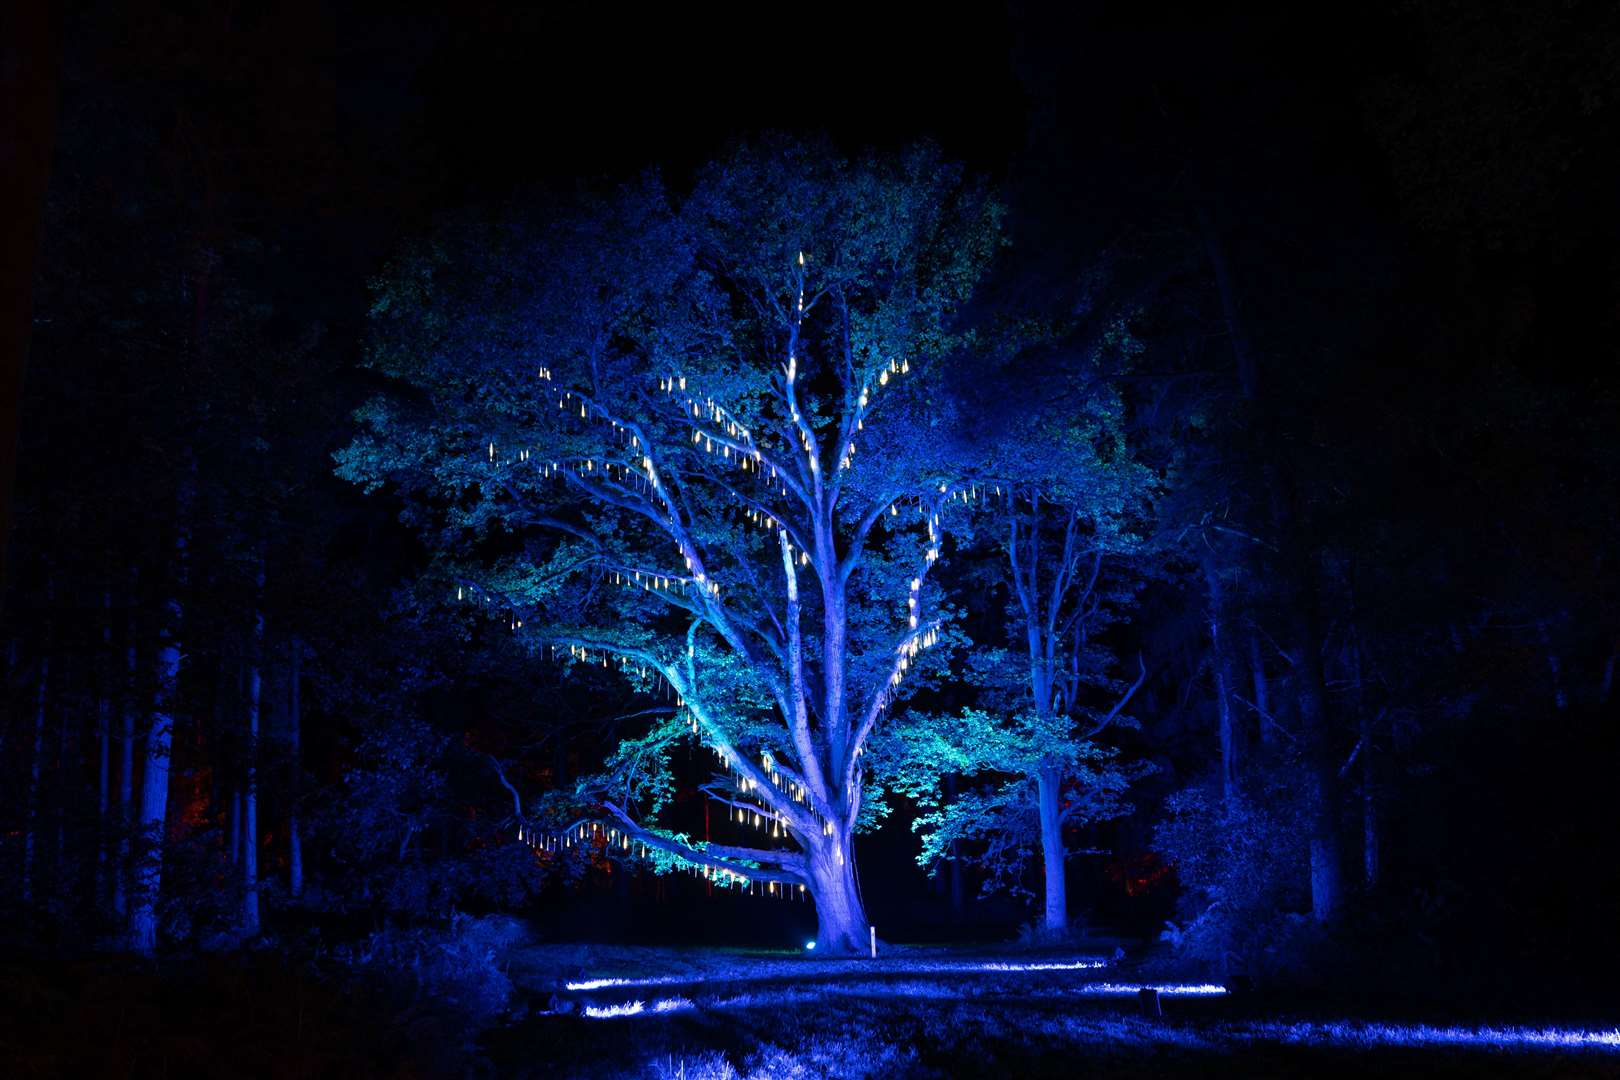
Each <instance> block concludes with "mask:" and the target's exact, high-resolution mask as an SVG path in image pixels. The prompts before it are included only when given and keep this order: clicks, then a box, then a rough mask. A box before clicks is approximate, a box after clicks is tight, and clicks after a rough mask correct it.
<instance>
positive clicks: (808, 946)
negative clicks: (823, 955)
mask: <svg viewBox="0 0 1620 1080" xmlns="http://www.w3.org/2000/svg"><path fill="white" fill-rule="evenodd" d="M804 950H805V952H815V951H816V943H815V942H813V941H807V942H805V943H804Z"/></svg>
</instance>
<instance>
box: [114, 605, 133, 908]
mask: <svg viewBox="0 0 1620 1080" xmlns="http://www.w3.org/2000/svg"><path fill="white" fill-rule="evenodd" d="M135 605H136V601H135V590H134V588H133V587H131V589H130V596H129V617H128V619H127V620H126V624H127V632H128V635H129V641H128V644H127V645H126V646H125V648H124V676H125V679H126V680H127V681H126V684H125V686H124V699H123V703H122V710H123V713H124V732H123V738H122V739H121V740H120V742H121V744H122V745H121V746H120V747H119V758H118V860H117V864H116V865H115V866H114V867H113V893H112V907H113V914H114V915H117V916H118V917H119V918H123V917H124V916H125V915H126V914H127V913H128V904H127V903H126V897H125V893H124V878H125V875H127V874H128V873H129V830H130V821H131V817H130V812H131V809H132V804H133V802H134V800H135V688H136V678H137V676H138V675H139V670H138V665H139V661H138V659H137V657H136V654H135Z"/></svg>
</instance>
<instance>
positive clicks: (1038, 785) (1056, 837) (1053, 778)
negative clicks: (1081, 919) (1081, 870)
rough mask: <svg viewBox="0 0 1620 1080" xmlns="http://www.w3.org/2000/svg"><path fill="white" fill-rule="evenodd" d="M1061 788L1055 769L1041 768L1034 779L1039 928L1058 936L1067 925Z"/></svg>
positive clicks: (1061, 777)
mask: <svg viewBox="0 0 1620 1080" xmlns="http://www.w3.org/2000/svg"><path fill="white" fill-rule="evenodd" d="M1062 786H1063V776H1062V774H1061V773H1059V772H1058V771H1057V770H1056V769H1042V770H1040V772H1038V773H1037V774H1036V776H1035V790H1036V797H1037V799H1038V801H1039V804H1040V818H1041V861H1042V864H1043V866H1044V868H1045V876H1046V914H1045V917H1044V919H1043V920H1042V922H1041V925H1042V927H1043V928H1044V929H1045V930H1046V932H1047V933H1049V934H1061V933H1063V932H1065V931H1066V930H1067V929H1068V926H1069V893H1068V882H1067V880H1066V879H1065V877H1064V866H1063V863H1064V860H1063V816H1062V807H1060V806H1059V799H1058V797H1059V793H1060V790H1061V788H1062Z"/></svg>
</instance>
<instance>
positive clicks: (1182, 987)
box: [1075, 982, 1226, 997]
mask: <svg viewBox="0 0 1620 1080" xmlns="http://www.w3.org/2000/svg"><path fill="white" fill-rule="evenodd" d="M1143 990H1157V991H1158V992H1159V993H1161V994H1163V995H1164V996H1165V997H1218V996H1220V995H1222V994H1224V993H1226V987H1224V986H1220V985H1217V984H1215V983H1112V982H1100V983H1086V984H1085V985H1084V986H1077V987H1075V993H1077V994H1091V995H1095V996H1098V997H1118V996H1128V995H1131V994H1139V993H1141V992H1142V991H1143Z"/></svg>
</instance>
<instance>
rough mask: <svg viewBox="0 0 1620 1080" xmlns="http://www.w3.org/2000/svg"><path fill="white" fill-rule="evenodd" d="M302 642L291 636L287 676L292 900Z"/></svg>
mask: <svg viewBox="0 0 1620 1080" xmlns="http://www.w3.org/2000/svg"><path fill="white" fill-rule="evenodd" d="M302 651H303V643H302V642H300V641H299V640H298V638H297V637H294V638H293V639H292V669H291V671H289V672H288V675H287V727H288V742H289V745H290V749H291V751H292V776H291V778H290V780H289V783H288V788H289V791H288V796H287V803H288V805H289V806H290V807H291V809H290V810H288V811H287V894H288V895H289V896H291V897H293V898H294V899H296V898H298V897H300V896H302V895H303V894H304V844H303V840H302V838H301V837H300V836H299V834H298V790H299V786H300V785H299V782H298V781H299V772H300V771H301V767H302V766H301V763H300V761H299V745H298V744H299V739H300V737H301V732H300V730H299V728H300V725H301V724H302V722H303V718H302V717H301V716H300V715H299V686H298V682H299V679H300V678H301V676H302V673H303V657H302V655H301V653H302Z"/></svg>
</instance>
